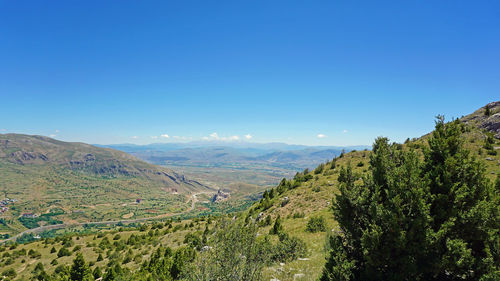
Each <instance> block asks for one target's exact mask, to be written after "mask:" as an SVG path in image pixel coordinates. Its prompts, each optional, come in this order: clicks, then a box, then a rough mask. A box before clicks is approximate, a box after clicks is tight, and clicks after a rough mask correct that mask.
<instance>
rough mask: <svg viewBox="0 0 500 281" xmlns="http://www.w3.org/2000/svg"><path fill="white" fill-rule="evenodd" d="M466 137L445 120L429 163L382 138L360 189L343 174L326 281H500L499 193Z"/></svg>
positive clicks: (432, 142)
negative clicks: (464, 140) (337, 228)
mask: <svg viewBox="0 0 500 281" xmlns="http://www.w3.org/2000/svg"><path fill="white" fill-rule="evenodd" d="M460 136H461V126H460V124H459V122H458V121H454V122H451V123H448V124H445V123H444V119H443V118H442V117H439V118H438V121H437V122H436V130H435V131H434V132H433V134H432V136H431V137H430V138H429V140H428V148H427V149H426V150H425V152H424V161H423V162H422V161H421V160H420V159H419V157H418V155H416V153H414V152H412V151H407V150H402V149H401V148H400V147H399V146H397V145H395V144H392V145H390V144H389V143H388V140H387V139H385V138H379V139H377V140H376V141H375V144H374V146H373V153H372V155H371V156H370V171H371V173H370V175H369V176H366V177H365V178H363V181H362V183H356V178H357V177H355V176H353V174H352V170H351V168H350V167H349V166H348V167H347V169H345V168H342V169H341V171H340V175H339V179H338V180H339V183H340V186H339V189H340V194H339V195H337V196H336V198H335V200H334V204H333V211H334V215H335V218H336V219H337V221H338V223H339V226H340V231H338V232H337V233H336V234H334V235H332V236H331V237H330V239H329V243H330V247H331V251H330V256H329V258H328V260H327V263H326V265H325V268H324V271H323V275H322V278H321V280H323V281H325V280H464V279H465V280H499V279H498V278H500V271H499V268H498V264H499V263H500V260H499V256H500V255H499V253H500V249H499V248H500V247H499V245H500V238H499V237H500V235H499V231H498V230H499V228H500V223H499V222H500V216H499V208H498V206H499V201H500V200H499V199H498V189H497V190H496V191H495V192H493V185H491V184H490V183H489V181H488V180H487V178H486V176H485V173H484V168H483V166H482V165H481V164H480V163H479V162H478V161H477V160H475V159H474V158H472V157H471V156H470V155H469V154H470V153H469V152H468V151H467V150H465V149H464V148H463V145H462V141H461V138H460Z"/></svg>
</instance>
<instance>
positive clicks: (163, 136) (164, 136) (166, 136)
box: [160, 134, 170, 139]
mask: <svg viewBox="0 0 500 281" xmlns="http://www.w3.org/2000/svg"><path fill="white" fill-rule="evenodd" d="M160 137H162V138H165V139H168V138H170V136H169V135H167V134H163V135H160Z"/></svg>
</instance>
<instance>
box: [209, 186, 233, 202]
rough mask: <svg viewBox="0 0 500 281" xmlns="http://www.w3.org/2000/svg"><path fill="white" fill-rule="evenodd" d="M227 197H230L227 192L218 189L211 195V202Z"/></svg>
mask: <svg viewBox="0 0 500 281" xmlns="http://www.w3.org/2000/svg"><path fill="white" fill-rule="evenodd" d="M229 197H231V195H230V194H229V193H226V192H223V191H222V190H220V189H219V190H218V191H217V193H216V194H214V196H213V197H212V202H213V203H217V202H221V201H224V200H227V199H229Z"/></svg>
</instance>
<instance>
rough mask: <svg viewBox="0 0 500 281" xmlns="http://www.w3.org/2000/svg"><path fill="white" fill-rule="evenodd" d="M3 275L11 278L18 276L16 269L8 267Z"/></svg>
mask: <svg viewBox="0 0 500 281" xmlns="http://www.w3.org/2000/svg"><path fill="white" fill-rule="evenodd" d="M2 275H3V276H5V277H9V278H14V277H16V276H17V273H16V271H15V270H14V269H13V268H9V269H6V270H4V271H3V272H2Z"/></svg>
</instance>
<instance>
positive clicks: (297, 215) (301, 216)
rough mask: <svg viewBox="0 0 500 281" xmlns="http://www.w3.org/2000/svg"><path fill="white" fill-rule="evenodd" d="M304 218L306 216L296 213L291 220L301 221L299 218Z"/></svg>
mask: <svg viewBox="0 0 500 281" xmlns="http://www.w3.org/2000/svg"><path fill="white" fill-rule="evenodd" d="M305 216H306V214H304V213H303V212H297V213H294V214H293V218H294V219H301V218H303V217H305Z"/></svg>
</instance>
